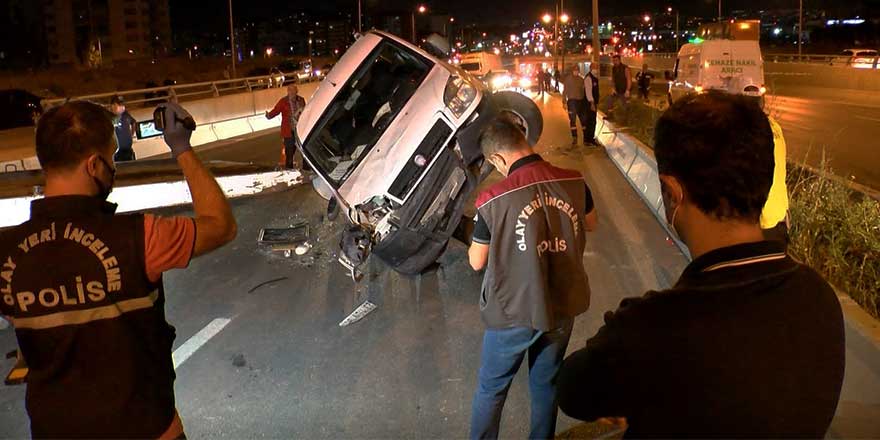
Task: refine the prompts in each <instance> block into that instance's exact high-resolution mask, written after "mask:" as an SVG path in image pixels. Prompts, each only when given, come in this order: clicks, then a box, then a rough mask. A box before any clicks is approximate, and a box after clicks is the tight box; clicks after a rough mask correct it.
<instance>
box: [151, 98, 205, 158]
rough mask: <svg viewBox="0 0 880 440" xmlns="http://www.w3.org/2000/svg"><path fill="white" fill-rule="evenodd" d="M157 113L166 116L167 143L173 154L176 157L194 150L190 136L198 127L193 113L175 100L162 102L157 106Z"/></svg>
mask: <svg viewBox="0 0 880 440" xmlns="http://www.w3.org/2000/svg"><path fill="white" fill-rule="evenodd" d="M156 113H162V115H163V116H164V118H165V126H164V132H165V143H166V144H167V145H168V147H169V148H171V155H172V156H173V157H174V158H175V159H176V158H177V157H178V156H180V155H181V154H183V153H185V152H187V151H190V150H192V145H191V144H190V138H191V137H192V133H193V131H194V130H195V129H196V121H195V120H194V119H193V117H192V115H190V114H189V112H187V111H186V110H184V108H183V107H181V106H180V105H179V104H177V103H175V102H166V103H164V104H160V105H159V106H158V107H156Z"/></svg>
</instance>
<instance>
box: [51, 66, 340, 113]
mask: <svg viewBox="0 0 880 440" xmlns="http://www.w3.org/2000/svg"><path fill="white" fill-rule="evenodd" d="M322 78H323V77H322V76H315V75H313V74H310V75H309V76H308V77H305V78H302V77H301V76H300V74H298V73H297V72H289V73H284V72H278V73H276V74H272V75H266V76H252V77H247V78H236V79H227V80H220V81H206V82H200V83H190V84H174V85H170V86H161V87H151V88H147V89H135V90H124V91H115V92H109V93H98V94H94V95H83V96H76V97H67V98H53V99H44V100H42V101H41V104H42V105H43V109H48V108H51V107H53V106H56V105H60V104H63V103H65V102H67V101H68V100H71V99H82V100H89V101H94V102H97V103H100V104H109V103H110V99H111V98H112V97H114V96H121V97H122V98H123V99H124V100H125V103H126V105H127V106H129V107H133V106H136V105H138V104H141V105H142V106H143V107H150V106H151V105H154V104H159V103H161V102H164V101H166V100H168V98H169V97H176V98H177V99H179V100H181V101H186V100H188V99H198V98H207V97H215V98H216V97H218V96H221V95H228V94H233V93H243V92H252V91H254V90H262V89H271V88H277V87H283V86H286V85H288V84H292V83H296V84H300V83H308V82H314V81H320V80H321V79H322Z"/></svg>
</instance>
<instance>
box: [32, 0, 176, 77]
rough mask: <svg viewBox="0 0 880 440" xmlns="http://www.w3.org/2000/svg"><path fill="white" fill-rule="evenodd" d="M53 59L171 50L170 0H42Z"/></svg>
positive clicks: (122, 57)
mask: <svg viewBox="0 0 880 440" xmlns="http://www.w3.org/2000/svg"><path fill="white" fill-rule="evenodd" d="M42 15H43V27H44V29H45V34H46V43H47V47H48V55H49V56H48V58H49V62H50V63H51V64H75V65H93V64H100V63H102V62H108V61H127V60H138V59H150V58H156V57H160V56H164V55H167V54H168V53H169V52H170V50H171V21H170V18H169V14H168V0H44V1H43V2H42Z"/></svg>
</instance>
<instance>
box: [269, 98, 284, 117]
mask: <svg viewBox="0 0 880 440" xmlns="http://www.w3.org/2000/svg"><path fill="white" fill-rule="evenodd" d="M282 100H283V98H282ZM282 100H279V101H278V102H276V103H275V107H273V108H272V110H271V111H269V118H270V119H271V118H274V117H275V116H278V113H281V102H282Z"/></svg>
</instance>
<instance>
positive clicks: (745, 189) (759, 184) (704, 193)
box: [654, 91, 775, 221]
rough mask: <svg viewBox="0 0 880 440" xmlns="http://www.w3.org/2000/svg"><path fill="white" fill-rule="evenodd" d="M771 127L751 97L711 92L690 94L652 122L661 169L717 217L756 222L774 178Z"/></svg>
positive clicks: (706, 211) (655, 148) (655, 151)
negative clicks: (654, 128) (654, 126)
mask: <svg viewBox="0 0 880 440" xmlns="http://www.w3.org/2000/svg"><path fill="white" fill-rule="evenodd" d="M773 148H774V145H773V131H772V129H771V128H770V121H769V119H767V115H765V114H764V112H763V111H762V110H761V108H760V106H759V105H758V102H757V101H756V100H755V99H754V98H750V97H746V96H742V95H730V94H726V93H721V92H716V91H711V92H709V93H706V94H699V95H689V96H686V97H684V98H682V99H680V100H679V101H677V102H676V103H675V104H673V106H672V107H671V108H670V109H669V110H667V111H666V112H665V113H663V115H662V116H661V117H660V119H659V120H658V121H657V129H656V131H655V137H654V154H655V156H656V157H657V168H658V170H659V171H660V174H666V175H670V176H674V177H676V178H678V180H679V181H680V182H681V184H682V185H683V186H684V188H685V191H687V194H688V197H689V198H690V199H691V200H692V201H693V202H694V203H695V204H696V205H697V207H698V208H699V209H700V210H701V211H703V212H705V213H706V214H709V215H712V216H713V217H715V218H717V219H719V220H727V219H746V220H748V221H757V220H758V219H759V217H760V215H761V211H762V209H763V208H764V204H765V203H766V202H767V195H768V193H769V192H770V186H771V185H772V183H773V167H774V162H775V160H774V156H773Z"/></svg>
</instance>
